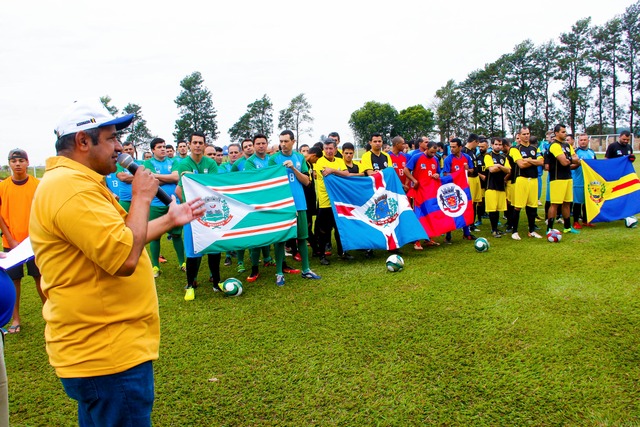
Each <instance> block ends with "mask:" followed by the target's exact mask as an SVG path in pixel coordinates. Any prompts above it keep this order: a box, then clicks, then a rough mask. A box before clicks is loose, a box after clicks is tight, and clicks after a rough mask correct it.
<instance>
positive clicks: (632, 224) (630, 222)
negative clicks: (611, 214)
mask: <svg viewBox="0 0 640 427" xmlns="http://www.w3.org/2000/svg"><path fill="white" fill-rule="evenodd" d="M624 225H625V227H627V228H634V227H635V226H637V225H638V220H637V219H635V218H634V217H632V216H630V217H628V218H625V219H624Z"/></svg>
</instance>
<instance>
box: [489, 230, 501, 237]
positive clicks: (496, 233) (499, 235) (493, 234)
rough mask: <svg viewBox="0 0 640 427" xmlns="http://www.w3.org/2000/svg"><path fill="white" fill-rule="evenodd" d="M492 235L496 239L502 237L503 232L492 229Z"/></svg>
mask: <svg viewBox="0 0 640 427" xmlns="http://www.w3.org/2000/svg"><path fill="white" fill-rule="evenodd" d="M491 235H492V236H493V237H495V238H496V239H500V238H501V237H502V233H500V232H499V231H492V232H491Z"/></svg>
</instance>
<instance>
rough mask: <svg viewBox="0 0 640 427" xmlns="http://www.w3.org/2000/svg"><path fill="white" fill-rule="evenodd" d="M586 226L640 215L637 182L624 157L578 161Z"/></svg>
mask: <svg viewBox="0 0 640 427" xmlns="http://www.w3.org/2000/svg"><path fill="white" fill-rule="evenodd" d="M582 173H583V174H584V198H585V204H586V208H587V222H610V221H615V220H618V219H622V218H626V217H629V216H631V215H635V214H637V213H638V212H640V179H638V175H637V174H636V172H635V170H634V169H633V163H631V162H630V161H629V158H628V157H627V156H624V157H618V158H616V159H606V160H582Z"/></svg>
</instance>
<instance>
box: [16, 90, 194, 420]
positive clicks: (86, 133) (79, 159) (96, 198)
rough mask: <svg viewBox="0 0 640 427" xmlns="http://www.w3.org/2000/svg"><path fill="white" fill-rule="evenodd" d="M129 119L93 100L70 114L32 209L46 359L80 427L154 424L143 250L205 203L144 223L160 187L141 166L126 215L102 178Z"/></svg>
mask: <svg viewBox="0 0 640 427" xmlns="http://www.w3.org/2000/svg"><path fill="white" fill-rule="evenodd" d="M132 119H133V114H130V115H127V116H124V117H119V118H114V117H113V116H112V115H111V114H110V113H109V112H108V111H107V109H106V108H105V107H104V106H103V105H102V104H101V103H100V102H99V101H97V100H96V102H82V103H80V102H76V103H74V104H73V105H72V106H71V107H70V108H69V109H67V110H66V111H65V112H64V113H63V115H62V118H61V119H60V122H59V123H58V126H57V127H56V135H57V136H58V140H57V142H56V152H57V156H56V157H52V158H49V159H47V165H46V172H45V176H44V178H43V179H42V181H41V183H40V185H39V186H38V189H37V190H36V193H35V196H34V201H33V206H32V209H31V218H30V223H29V234H30V237H31V244H32V246H33V251H34V254H35V256H36V263H37V265H38V268H39V269H40V271H41V273H42V281H41V283H42V291H43V293H44V295H45V297H46V303H45V305H44V308H43V310H42V314H43V316H44V319H45V320H46V322H47V325H46V328H45V340H46V348H47V353H48V354H49V362H50V363H51V365H52V366H53V367H54V368H55V370H56V374H57V375H58V377H59V378H60V380H61V382H62V385H63V386H64V389H65V391H66V393H67V395H69V397H71V398H72V399H75V400H77V401H78V421H79V424H80V425H114V426H115V425H135V426H150V425H151V408H152V406H153V400H154V393H153V388H154V385H153V367H152V361H153V360H155V359H157V358H158V349H159V344H160V322H159V316H158V298H157V295H156V289H155V284H154V280H153V272H152V269H151V261H150V259H149V256H148V255H147V252H146V251H145V250H144V248H145V245H146V244H147V243H149V242H150V241H152V240H154V239H158V238H159V237H160V236H162V235H163V234H164V233H166V232H167V231H168V230H170V229H172V228H173V227H176V226H180V225H184V224H185V223H187V222H189V221H191V220H193V219H195V218H197V217H199V216H201V215H202V214H203V213H204V209H203V208H202V205H203V203H202V201H194V202H189V203H184V204H181V205H177V204H176V203H175V201H174V202H173V203H171V205H170V207H169V212H168V213H167V215H164V216H162V217H160V218H157V219H155V220H153V221H151V222H149V221H148V218H149V206H150V205H151V200H153V198H154V197H155V195H156V193H157V190H158V180H157V179H156V178H154V177H153V175H152V174H151V173H150V172H149V171H148V170H146V169H144V167H140V169H139V170H138V171H137V172H136V174H135V175H134V178H133V182H132V195H133V196H132V199H131V207H130V209H129V213H128V214H127V212H126V211H125V210H124V209H123V208H122V207H121V206H120V205H119V204H118V202H117V201H116V199H115V197H114V196H113V194H112V193H111V192H110V191H109V189H108V188H107V186H106V184H105V181H104V177H105V175H108V174H109V173H112V172H114V171H115V170H116V158H117V156H118V154H119V153H121V152H122V145H121V144H120V141H119V140H118V135H117V133H116V131H117V130H120V129H124V128H125V127H127V126H129V124H131V121H132Z"/></svg>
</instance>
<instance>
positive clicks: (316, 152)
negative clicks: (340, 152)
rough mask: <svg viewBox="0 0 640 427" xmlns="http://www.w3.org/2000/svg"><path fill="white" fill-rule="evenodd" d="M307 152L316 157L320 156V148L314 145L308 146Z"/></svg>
mask: <svg viewBox="0 0 640 427" xmlns="http://www.w3.org/2000/svg"><path fill="white" fill-rule="evenodd" d="M309 154H313V155H315V156H316V157H322V148H320V147H317V146H315V145H314V146H313V147H311V148H309Z"/></svg>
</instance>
